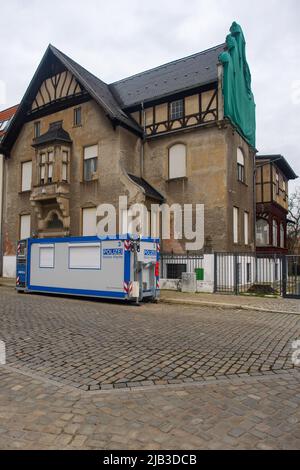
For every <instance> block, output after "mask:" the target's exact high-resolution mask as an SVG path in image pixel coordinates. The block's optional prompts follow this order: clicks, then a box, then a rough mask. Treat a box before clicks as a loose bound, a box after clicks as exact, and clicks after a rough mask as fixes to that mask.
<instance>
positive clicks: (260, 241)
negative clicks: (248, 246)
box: [256, 219, 270, 246]
mask: <svg viewBox="0 0 300 470" xmlns="http://www.w3.org/2000/svg"><path fill="white" fill-rule="evenodd" d="M256 244H257V246H268V245H270V226H269V222H268V221H267V220H265V219H258V221H257V222H256Z"/></svg>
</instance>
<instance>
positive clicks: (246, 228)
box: [244, 212, 249, 245]
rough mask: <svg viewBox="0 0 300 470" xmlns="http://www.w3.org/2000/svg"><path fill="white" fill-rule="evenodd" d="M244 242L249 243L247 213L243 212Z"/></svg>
mask: <svg viewBox="0 0 300 470" xmlns="http://www.w3.org/2000/svg"><path fill="white" fill-rule="evenodd" d="M244 242H245V245H249V214H248V212H244Z"/></svg>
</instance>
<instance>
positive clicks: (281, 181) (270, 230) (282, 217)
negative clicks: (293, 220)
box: [256, 155, 298, 253]
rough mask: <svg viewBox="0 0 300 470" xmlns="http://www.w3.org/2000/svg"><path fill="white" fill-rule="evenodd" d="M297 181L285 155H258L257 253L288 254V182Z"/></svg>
mask: <svg viewBox="0 0 300 470" xmlns="http://www.w3.org/2000/svg"><path fill="white" fill-rule="evenodd" d="M296 178H298V176H297V175H296V174H295V172H294V171H293V169H292V168H291V167H290V165H289V164H288V162H287V161H286V159H285V158H284V157H283V156H282V155H257V156H256V249H257V252H259V253H286V252H287V224H288V206H289V202H288V182H289V181H290V180H295V179H296Z"/></svg>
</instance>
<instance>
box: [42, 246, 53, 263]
mask: <svg viewBox="0 0 300 470" xmlns="http://www.w3.org/2000/svg"><path fill="white" fill-rule="evenodd" d="M40 268H54V245H40Z"/></svg>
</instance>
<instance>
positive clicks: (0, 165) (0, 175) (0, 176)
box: [0, 154, 4, 276]
mask: <svg viewBox="0 0 300 470" xmlns="http://www.w3.org/2000/svg"><path fill="white" fill-rule="evenodd" d="M3 165H4V157H3V155H1V154H0V276H2V265H3V243H2V214H3V210H2V206H3V172H4V168H3Z"/></svg>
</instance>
